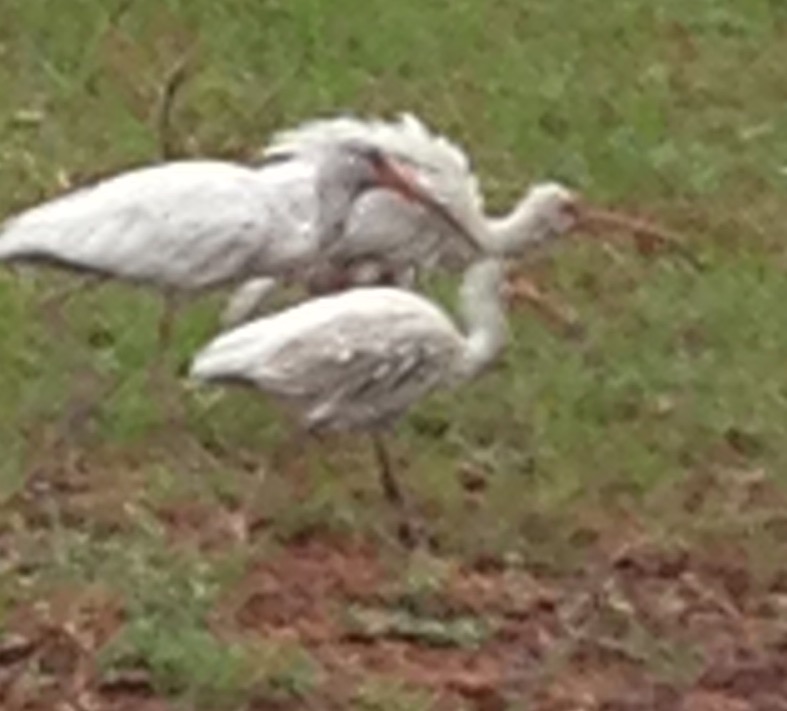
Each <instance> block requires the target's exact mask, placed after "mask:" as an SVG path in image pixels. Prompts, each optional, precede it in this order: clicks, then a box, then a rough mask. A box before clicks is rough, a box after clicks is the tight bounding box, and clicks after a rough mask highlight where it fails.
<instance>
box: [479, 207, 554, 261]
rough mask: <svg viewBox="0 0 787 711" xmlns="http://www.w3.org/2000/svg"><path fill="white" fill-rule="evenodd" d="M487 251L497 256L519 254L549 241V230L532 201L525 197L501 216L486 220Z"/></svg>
mask: <svg viewBox="0 0 787 711" xmlns="http://www.w3.org/2000/svg"><path fill="white" fill-rule="evenodd" d="M487 230H488V240H489V252H490V253H491V254H495V255H498V256H508V255H514V254H517V255H518V254H521V253H522V252H526V251H527V250H529V249H530V248H537V247H540V246H541V245H542V244H544V243H545V242H547V241H549V237H550V230H549V227H548V225H547V224H546V223H545V222H544V220H543V218H542V216H541V215H540V214H539V212H538V210H536V209H535V205H534V202H533V201H532V200H531V199H529V197H527V196H526V197H525V198H523V199H522V200H520V201H519V203H518V204H517V205H516V207H514V209H513V210H512V211H511V212H510V213H509V214H508V215H505V216H502V217H490V218H489V220H488V222H487Z"/></svg>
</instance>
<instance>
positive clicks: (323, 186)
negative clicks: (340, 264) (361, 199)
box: [316, 179, 359, 248]
mask: <svg viewBox="0 0 787 711" xmlns="http://www.w3.org/2000/svg"><path fill="white" fill-rule="evenodd" d="M317 195H318V204H319V211H318V217H317V227H316V229H317V234H316V236H317V242H318V244H319V245H320V247H321V248H325V247H330V246H331V245H333V244H334V243H335V242H336V240H338V239H339V238H340V237H341V236H342V234H344V231H345V229H346V227H347V221H348V219H349V216H350V212H351V210H352V207H353V203H354V202H355V200H356V199H357V197H358V195H359V193H358V191H354V190H351V189H349V188H348V187H347V186H346V185H342V184H341V183H338V182H332V181H330V180H322V179H318V184H317Z"/></svg>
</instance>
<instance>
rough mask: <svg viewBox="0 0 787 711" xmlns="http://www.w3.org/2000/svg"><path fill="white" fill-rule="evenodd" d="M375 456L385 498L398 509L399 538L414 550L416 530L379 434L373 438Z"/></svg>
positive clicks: (386, 449)
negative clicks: (399, 517) (399, 519)
mask: <svg viewBox="0 0 787 711" xmlns="http://www.w3.org/2000/svg"><path fill="white" fill-rule="evenodd" d="M371 439H372V447H373V448H374V455H375V458H376V459H377V467H378V470H379V473H380V483H381V484H382V487H383V492H384V493H385V498H386V499H388V501H389V502H390V503H391V504H392V505H393V506H395V507H396V509H397V511H398V512H399V515H400V516H401V521H400V523H399V530H398V536H399V540H400V541H401V543H402V544H403V545H404V546H405V547H407V548H413V547H414V546H415V545H416V544H417V542H418V541H417V538H416V535H415V529H414V527H413V524H412V521H411V519H410V516H409V513H408V511H407V502H406V500H405V497H404V493H403V492H402V489H401V487H400V486H399V482H398V481H397V480H396V477H395V476H394V472H393V463H392V462H391V456H390V454H389V453H388V448H387V447H386V446H385V441H384V440H383V438H382V437H381V436H380V435H378V434H373V435H372V436H371Z"/></svg>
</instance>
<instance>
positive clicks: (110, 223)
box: [0, 138, 474, 338]
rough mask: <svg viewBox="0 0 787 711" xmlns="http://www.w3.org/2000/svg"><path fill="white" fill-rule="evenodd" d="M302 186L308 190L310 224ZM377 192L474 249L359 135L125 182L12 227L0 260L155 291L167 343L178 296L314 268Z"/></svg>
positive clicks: (175, 166)
mask: <svg viewBox="0 0 787 711" xmlns="http://www.w3.org/2000/svg"><path fill="white" fill-rule="evenodd" d="M294 185H308V194H309V205H308V215H305V214H304V206H303V204H302V203H303V198H304V191H303V190H301V191H300V192H297V191H296V192H293V191H292V187H293V186H294ZM374 188H379V189H381V190H391V191H395V192H397V193H398V194H400V195H401V196H402V198H403V199H404V200H405V201H414V202H419V203H421V204H423V205H424V206H428V209H430V210H434V212H435V213H437V214H439V215H440V216H441V218H440V219H445V220H447V221H448V222H450V223H451V229H450V233H451V234H452V236H454V237H456V236H457V235H458V236H460V237H463V238H465V239H467V240H468V241H469V242H472V241H473V239H474V238H473V237H472V236H470V235H469V234H468V232H467V230H466V229H465V228H464V226H463V225H462V224H461V223H460V222H459V220H458V219H457V218H456V217H455V216H452V215H451V214H450V208H449V209H446V207H444V206H443V205H442V204H441V203H439V202H438V201H437V200H436V199H435V197H434V196H431V195H429V193H428V192H427V191H426V190H425V189H424V188H423V187H422V186H419V185H417V184H416V183H415V181H413V180H412V179H411V177H410V176H409V175H408V171H407V169H406V168H404V167H403V166H401V165H400V163H399V161H398V160H397V159H396V158H395V157H392V156H390V155H389V154H388V153H387V152H386V151H385V149H384V148H379V147H376V146H374V145H372V144H370V143H369V142H364V141H363V140H362V139H359V140H355V139H351V138H348V139H347V140H343V141H338V142H334V143H332V144H331V145H330V146H328V145H326V146H325V147H324V149H319V150H316V151H313V152H311V153H310V156H309V160H308V161H297V162H287V163H283V164H280V165H278V166H276V168H275V170H274V169H266V168H249V167H244V166H241V165H235V164H232V163H225V162H219V161H205V160H195V161H179V162H171V163H166V164H163V165H156V166H152V167H147V168H141V169H138V170H133V171H130V172H127V173H123V174H121V175H118V176H116V177H113V178H110V179H107V180H104V181H102V182H99V183H98V184H97V185H95V186H92V187H87V188H83V189H80V190H77V191H75V192H73V193H71V194H67V195H65V196H63V197H59V198H56V199H54V200H52V201H49V202H47V203H44V204H43V205H40V206H37V207H34V208H32V209H30V210H28V211H26V212H24V213H22V214H21V215H19V216H17V217H14V218H11V219H9V220H8V221H7V222H5V223H4V224H3V225H2V227H0V261H5V262H13V263H18V262H21V263H33V264H36V263H39V264H49V265H55V266H59V267H64V268H68V269H72V270H75V271H79V272H85V273H88V274H94V275H98V276H99V277H109V278H115V279H120V280H124V281H129V282H134V283H139V284H147V285H153V286H155V287H157V288H159V289H160V290H162V291H163V292H164V293H165V295H166V296H167V297H168V298H167V308H165V311H164V314H163V318H162V328H161V333H162V337H163V338H166V334H168V332H169V327H168V326H169V323H170V321H171V319H172V315H173V308H174V303H173V297H174V296H175V295H177V294H178V293H183V292H186V293H189V292H192V293H193V292H199V291H202V290H206V289H210V288H215V287H219V286H222V285H225V284H230V283H233V282H239V281H242V280H244V279H248V278H249V277H252V276H256V275H275V276H277V277H281V276H285V275H287V274H289V273H292V272H297V271H298V270H300V269H303V268H304V267H305V266H306V265H308V264H309V263H310V262H311V261H312V260H314V259H315V257H316V256H317V255H319V254H320V252H321V251H323V250H325V249H329V248H331V247H332V245H333V244H334V243H335V242H337V241H339V240H340V239H341V235H342V233H343V231H344V228H345V222H346V219H347V216H348V215H349V214H350V211H351V209H352V205H353V203H354V201H356V200H357V199H358V198H359V197H360V196H361V195H362V194H363V193H364V192H366V191H368V190H370V189H374Z"/></svg>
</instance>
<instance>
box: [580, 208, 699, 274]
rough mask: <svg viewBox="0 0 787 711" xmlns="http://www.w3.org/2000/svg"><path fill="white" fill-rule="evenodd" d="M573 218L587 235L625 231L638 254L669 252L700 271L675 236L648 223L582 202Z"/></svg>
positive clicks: (688, 251) (696, 261) (697, 261)
mask: <svg viewBox="0 0 787 711" xmlns="http://www.w3.org/2000/svg"><path fill="white" fill-rule="evenodd" d="M577 218H578V224H577V228H578V229H581V230H583V231H584V232H587V233H588V234H591V235H594V236H598V237H601V236H602V235H606V234H607V233H609V232H626V233H628V234H629V235H630V236H631V237H632V238H633V239H634V241H635V243H636V246H637V249H638V250H639V252H640V253H641V254H647V255H650V254H656V253H658V252H670V253H672V254H674V255H676V256H678V257H680V258H681V259H682V260H684V261H685V262H686V263H688V264H689V265H691V267H693V268H694V269H696V270H697V271H702V269H703V266H702V263H701V262H700V261H699V260H698V259H697V257H696V256H695V255H694V254H692V253H691V251H690V250H688V249H687V248H686V246H685V245H684V244H683V243H682V242H681V240H680V239H679V238H678V237H677V236H676V235H674V234H672V233H671V232H669V231H667V230H664V229H663V228H661V227H658V226H657V225H654V224H652V223H650V222H647V221H645V220H642V219H638V218H636V217H630V216H628V215H624V214H622V213H619V212H613V211H612V210H604V209H601V208H597V207H592V206H590V205H587V204H584V203H580V204H579V205H578V206H577Z"/></svg>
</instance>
